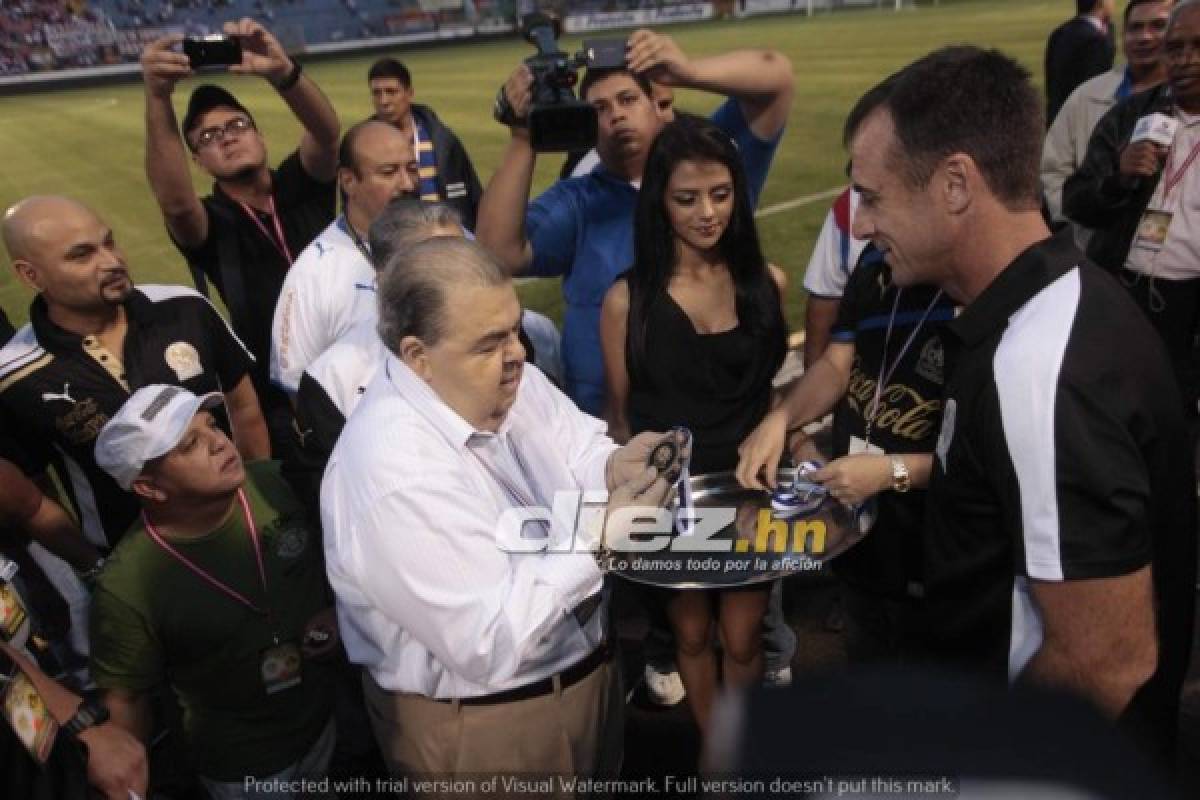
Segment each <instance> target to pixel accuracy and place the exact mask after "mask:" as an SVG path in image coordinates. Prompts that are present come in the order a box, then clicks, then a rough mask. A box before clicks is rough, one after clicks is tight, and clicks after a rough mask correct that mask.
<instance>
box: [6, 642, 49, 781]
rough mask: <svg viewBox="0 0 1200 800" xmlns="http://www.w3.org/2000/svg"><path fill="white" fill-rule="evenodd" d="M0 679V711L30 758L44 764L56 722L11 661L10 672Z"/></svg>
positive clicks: (33, 688)
mask: <svg viewBox="0 0 1200 800" xmlns="http://www.w3.org/2000/svg"><path fill="white" fill-rule="evenodd" d="M0 680H3V681H4V683H3V685H2V686H0V711H2V712H3V714H4V718H5V719H6V720H7V721H8V724H9V726H10V727H11V728H12V730H13V733H15V734H16V735H17V738H18V739H19V740H20V741H21V744H22V745H24V746H25V749H26V750H27V751H28V752H29V755H30V756H31V757H32V758H33V760H34V761H36V762H37V763H38V765H39V766H45V765H46V761H47V760H48V759H49V758H50V751H51V750H52V749H53V748H54V739H55V737H56V736H57V735H58V723H57V722H55V720H54V717H53V716H52V715H51V714H50V709H49V708H48V707H47V706H46V701H45V700H43V699H42V696H41V694H40V693H39V692H38V690H37V687H35V686H34V685H33V683H32V682H31V681H30V680H29V677H28V676H27V675H26V674H25V673H24V672H22V671H21V670H20V668H18V667H17V666H16V665H15V664H14V665H13V671H12V673H10V674H9V675H7V676H4V677H2V678H0Z"/></svg>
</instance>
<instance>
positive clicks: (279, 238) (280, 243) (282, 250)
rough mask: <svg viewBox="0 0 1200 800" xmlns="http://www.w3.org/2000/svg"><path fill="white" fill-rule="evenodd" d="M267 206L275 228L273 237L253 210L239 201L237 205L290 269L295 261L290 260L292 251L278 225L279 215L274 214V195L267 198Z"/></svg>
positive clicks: (280, 226) (281, 228)
mask: <svg viewBox="0 0 1200 800" xmlns="http://www.w3.org/2000/svg"><path fill="white" fill-rule="evenodd" d="M267 204H268V205H269V206H270V213H271V222H272V223H273V224H274V227H275V235H274V236H272V235H271V232H270V231H269V230H267V226H266V225H263V221H262V220H261V219H259V218H258V214H257V213H255V211H254V209H253V208H251V207H250V206H248V205H246V204H245V203H243V202H242V201H241V200H239V201H238V205H240V206H241V207H242V210H243V211H245V212H246V216H248V217H250V219H252V220H253V221H254V224H255V225H257V226H258V229H259V230H260V231H262V235H263V236H265V237H267V241H268V242H270V243H271V244H272V246H274V248H275V249H276V250H278V251H279V254H280V255H281V256H283V257H284V259H285V260H287V263H288V266H289V267H290V266H291V265H292V263H293V262H294V261H295V259H293V258H292V251H291V250H289V249H288V245H287V239H286V238H285V237H284V235H283V225H281V224H280V223H279V214H277V213H276V212H275V197H274V195H270V196H268V197H267Z"/></svg>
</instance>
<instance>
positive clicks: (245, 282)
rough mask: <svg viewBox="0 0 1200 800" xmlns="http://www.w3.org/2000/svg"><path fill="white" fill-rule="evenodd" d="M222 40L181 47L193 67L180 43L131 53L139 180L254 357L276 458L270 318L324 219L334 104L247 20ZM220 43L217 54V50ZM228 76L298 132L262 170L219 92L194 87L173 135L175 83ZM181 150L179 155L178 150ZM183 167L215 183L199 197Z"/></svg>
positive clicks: (279, 415) (286, 420) (280, 407)
mask: <svg viewBox="0 0 1200 800" xmlns="http://www.w3.org/2000/svg"><path fill="white" fill-rule="evenodd" d="M225 35H226V37H228V40H231V41H232V42H233V43H236V44H230V42H229V41H226V42H216V43H215V45H218V46H212V45H214V43H213V42H212V41H211V37H207V38H208V39H209V40H208V41H204V42H202V44H204V45H209V47H207V48H204V49H201V50H197V49H194V47H193V46H189V47H188V49H189V50H191V52H192V53H193V56H195V57H196V60H197V61H198V62H199V63H194V62H193V59H192V58H189V56H188V55H185V54H184V53H181V52H178V51H177V50H176V46H177V45H179V44H181V43H183V44H185V45H187V42H185V41H184V37H182V36H180V35H177V34H173V35H169V36H166V37H164V38H162V39H159V40H157V41H155V42H153V43H151V44H150V45H148V46H147V47H146V50H145V51H144V52H143V53H142V72H143V76H144V80H145V87H146V177H147V178H148V179H149V182H150V187H151V189H152V190H153V191H154V196H155V199H156V200H157V201H158V205H159V208H160V209H161V210H162V214H163V219H164V220H165V222H166V224H167V231H168V232H169V233H170V235H171V239H172V240H173V241H174V242H175V246H176V247H178V248H179V250H180V252H181V253H183V255H184V257H185V258H186V259H187V261H188V266H189V267H190V268H191V270H192V275H193V278H194V279H195V280H196V283H197V285H198V286H200V288H202V289H203V288H204V285H205V281H206V280H211V281H212V282H213V283H214V284H215V285H216V287H217V290H218V291H219V292H220V293H221V297H222V299H223V300H224V301H225V305H226V307H227V308H228V309H229V316H230V318H231V320H232V322H233V327H234V330H236V331H237V333H238V334H239V335H240V336H241V337H242V339H243V340H244V341H245V342H246V344H247V345H248V346H249V348H250V351H251V352H252V353H253V354H254V356H255V358H256V359H257V364H256V365H255V369H254V372H253V377H254V383H255V388H256V389H257V390H258V394H259V397H260V398H261V399H262V402H263V407H264V411H265V413H266V415H267V420H268V424H269V425H270V427H271V434H272V435H271V441H272V445H273V446H274V447H275V448H278V447H279V443H280V442H283V441H288V439H289V437H288V431H289V430H290V408H289V407H288V403H287V399H286V398H285V397H284V395H283V393H282V392H280V391H278V390H275V389H272V388H271V387H270V384H269V381H268V377H267V365H268V364H269V363H270V344H271V318H272V314H273V313H274V310H275V303H276V301H277V300H278V298H279V291H280V288H281V287H282V286H283V278H284V275H285V273H286V272H287V270H288V267H290V266H291V263H292V262H293V261H294V260H295V258H296V257H297V256H299V254H300V252H301V251H302V250H303V249H304V248H305V247H307V246H308V244H309V242H311V241H312V240H313V239H314V238H315V237H316V236H317V234H319V233H320V232H321V231H322V230H324V229H325V227H326V226H327V225H329V223H331V222H332V221H333V218H334V212H335V208H336V201H337V198H336V188H335V177H336V172H337V148H338V135H339V133H340V125H339V123H338V117H337V113H336V112H335V111H334V110H333V106H332V105H330V103H329V101H328V100H327V99H326V98H325V96H324V95H323V94H322V93H321V90H320V89H318V88H317V85H316V84H315V83H313V82H312V81H311V80H310V79H309V78H308V77H306V76H305V75H304V74H303V72H302V69H301V66H300V64H299V63H297V62H294V61H292V60H291V59H290V58H289V57H288V55H287V54H286V53H285V52H284V50H283V47H282V46H281V45H280V44H279V41H278V40H277V39H276V38H275V37H274V36H272V35H271V33H270V32H269V31H268V30H267V29H266V28H264V27H262V26H261V25H259V24H258V23H257V22H255V21H254V20H251V19H242V20H240V21H238V22H229V23H226V25H225ZM219 45H225V46H223V47H222V46H219ZM239 52H240V59H241V60H240V61H238V62H236V63H232V64H229V72H231V73H233V74H237V75H257V76H259V77H261V78H263V79H265V80H266V81H267V82H268V83H270V84H271V86H272V87H274V89H275V90H276V91H277V92H278V93H279V96H280V97H281V98H283V101H284V102H285V103H287V105H288V108H290V109H291V111H292V113H293V114H294V115H295V116H296V119H297V120H299V122H300V124H301V125H302V126H303V128H304V133H303V135H302V136H301V138H300V144H299V147H297V148H296V150H295V151H293V152H292V153H291V154H290V155H288V156H287V158H285V159H284V160H283V161H282V162H281V163H280V164H279V166H278V168H277V169H274V170H272V169H271V168H270V167H269V165H268V161H267V148H266V143H265V141H264V140H263V137H262V134H261V133H260V132H259V130H258V128H257V126H256V125H255V122H254V118H253V116H252V115H251V114H250V112H249V111H248V110H247V109H246V108H245V107H244V106H243V105H242V104H241V103H239V102H238V100H237V99H236V98H235V97H234V96H233V95H232V94H230V93H229V92H228V91H226V90H225V89H222V88H220V87H217V86H213V85H203V86H199V87H197V88H196V89H195V90H194V91H193V92H192V95H191V98H190V99H189V101H188V107H187V113H186V115H185V116H184V119H183V126H182V134H183V137H182V139H183V141H180V126H179V125H178V124H177V123H176V117H175V110H174V108H173V107H172V105H171V95H172V93H173V92H174V90H175V86H176V84H177V83H178V82H179V81H181V80H183V79H184V78H188V77H191V76H192V75H193V74H195V70H196V69H197V68H199V67H202V66H212V65H213V63H214V61H213V57H215V59H216V60H222V59H224V60H225V61H226V62H228V61H230V60H232V59H233V58H234V57H236V56H237V54H238V53H239ZM184 145H186V147H187V150H185V149H184ZM188 151H190V154H191V160H192V161H194V162H195V163H196V164H197V166H199V167H200V168H201V169H202V170H203V171H204V172H206V173H208V174H209V175H211V176H212V177H213V179H214V184H213V190H212V194H210V195H208V196H207V197H204V198H200V197H198V196H197V194H196V191H195V189H194V188H193V187H192V179H191V175H190V173H189V171H188Z"/></svg>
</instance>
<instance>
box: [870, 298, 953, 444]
mask: <svg viewBox="0 0 1200 800" xmlns="http://www.w3.org/2000/svg"><path fill="white" fill-rule="evenodd" d="M903 293H904V290H903V289H896V300H895V302H893V303H892V315H891V316H890V317H888V326H887V333H885V334H884V336H883V353H881V354H880V358H879V380H877V381H876V382H875V397H874V399H873V400H871V409H870V411H868V413H867V427H866V435H865V436H864V437H863V438H864V439H865V440H866V442H867V444H870V443H871V429H872V428H874V427H875V415H876V414H877V413H879V401H880V400H881V399H882V396H883V387H884V386H885V385H887V382H888V381H890V380H891V379H892V375H893V374H894V373H895V372H896V367H898V366H900V359H902V358H904V354H905V353H907V352H908V348H910V347H912V343H913V342H914V341H915V340H916V338H917V334H918V333H920V332H921V326H923V325H924V324H925V320H927V319H929V314H930V312H932V311H933V307H934V306H935V305H937V301H938V300H940V299H941V298H942V290H941V289H938V290H937V293H936V294H934V296H933V299H932V300H930V301H929V305H928V306H926V307H925V313H923V314H921V319H919V320H917V324H916V326H914V327H913V329H912V333H910V334H909V335H908V339H906V340H905V342H904V346H903V347H901V348H900V352H899V353H897V354H896V358H895V359H893V360H892V365H891V366H890V367H889V366H888V364H887V350H888V343H889V342H890V341H891V340H892V326H893V325H894V324H895V323H896V311H897V310H899V308H900V295H901V294H903Z"/></svg>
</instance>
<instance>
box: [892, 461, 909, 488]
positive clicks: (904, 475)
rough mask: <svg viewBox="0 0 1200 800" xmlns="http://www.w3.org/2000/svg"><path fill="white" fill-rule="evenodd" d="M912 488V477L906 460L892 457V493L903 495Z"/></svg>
mask: <svg viewBox="0 0 1200 800" xmlns="http://www.w3.org/2000/svg"><path fill="white" fill-rule="evenodd" d="M911 488H912V476H911V475H909V474H908V465H907V464H905V463H904V459H902V458H896V457H895V456H893V457H892V491H894V492H900V493H901V494H903V493H904V492H907V491H908V490H909V489H911Z"/></svg>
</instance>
